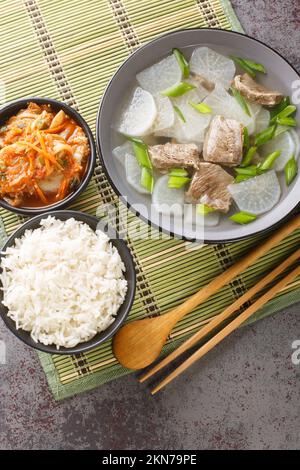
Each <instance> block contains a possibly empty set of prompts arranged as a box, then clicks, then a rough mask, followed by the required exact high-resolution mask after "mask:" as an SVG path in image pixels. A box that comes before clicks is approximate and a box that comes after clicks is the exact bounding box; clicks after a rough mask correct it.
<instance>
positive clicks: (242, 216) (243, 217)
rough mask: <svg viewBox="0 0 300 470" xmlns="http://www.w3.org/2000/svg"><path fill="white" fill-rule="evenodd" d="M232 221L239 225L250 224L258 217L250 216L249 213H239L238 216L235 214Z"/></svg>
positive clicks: (231, 218)
mask: <svg viewBox="0 0 300 470" xmlns="http://www.w3.org/2000/svg"><path fill="white" fill-rule="evenodd" d="M229 219H230V220H233V222H236V223H237V224H242V225H244V224H249V223H250V222H253V221H254V220H255V219H256V215H254V214H249V212H244V211H241V212H237V213H236V214H233V215H232V216H231V217H229Z"/></svg>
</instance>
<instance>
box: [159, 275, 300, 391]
mask: <svg viewBox="0 0 300 470" xmlns="http://www.w3.org/2000/svg"><path fill="white" fill-rule="evenodd" d="M299 275H300V266H298V267H297V268H295V269H294V270H293V271H292V272H290V273H289V274H288V275H287V276H285V277H284V278H283V279H282V280H281V281H279V282H278V283H277V284H276V285H275V286H273V287H272V288H271V289H270V290H269V291H268V292H266V293H265V294H264V295H263V296H262V297H260V298H259V299H258V300H257V301H256V302H255V303H254V304H252V305H251V306H250V307H249V308H247V310H245V311H244V312H243V313H241V314H240V315H239V316H238V317H236V318H235V319H234V320H232V322H231V323H229V324H228V325H227V326H225V328H223V330H221V331H219V332H218V333H217V334H216V335H215V336H213V337H212V338H211V339H210V340H209V341H207V343H205V344H204V345H203V346H201V347H200V348H199V349H198V350H197V351H196V352H194V353H193V354H192V355H191V356H190V357H189V358H188V359H186V360H185V361H184V362H183V363H182V364H180V366H178V367H177V368H176V369H175V370H174V371H173V372H171V373H170V374H169V375H168V376H167V377H166V378H165V379H164V380H162V381H161V382H160V383H159V384H158V385H157V386H156V387H155V388H154V389H153V390H151V394H152V395H154V394H155V393H156V392H158V391H159V390H161V389H162V388H163V387H164V386H165V385H167V384H168V383H170V382H171V381H172V380H173V379H175V377H178V375H180V374H181V373H182V372H184V371H185V370H186V369H187V368H188V367H190V366H191V365H192V364H194V362H196V361H197V360H198V359H200V358H201V357H203V356H204V355H205V354H206V353H207V352H208V351H210V350H211V349H212V348H213V347H214V346H216V345H217V344H218V343H220V342H221V341H222V340H223V339H224V338H226V337H227V336H228V335H229V334H230V333H232V332H233V331H234V330H236V329H237V328H238V327H239V326H240V325H241V324H242V323H244V322H245V321H246V320H247V319H248V318H250V317H251V315H253V314H254V313H255V312H257V310H259V309H260V308H261V307H262V306H263V305H265V304H266V303H267V302H268V301H269V300H271V299H273V297H275V295H276V294H277V293H278V292H280V291H281V290H282V289H283V288H284V287H285V286H287V285H288V284H289V283H290V282H292V281H293V280H294V279H295V278H296V277H297V276H299Z"/></svg>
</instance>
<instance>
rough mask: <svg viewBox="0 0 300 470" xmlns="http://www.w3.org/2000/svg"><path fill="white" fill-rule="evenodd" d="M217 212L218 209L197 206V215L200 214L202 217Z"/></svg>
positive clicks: (204, 205)
mask: <svg viewBox="0 0 300 470" xmlns="http://www.w3.org/2000/svg"><path fill="white" fill-rule="evenodd" d="M215 211H216V209H214V208H213V207H210V206H207V205H206V204H197V206H196V212H197V214H200V215H207V214H210V213H211V212H215Z"/></svg>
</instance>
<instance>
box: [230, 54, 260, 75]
mask: <svg viewBox="0 0 300 470" xmlns="http://www.w3.org/2000/svg"><path fill="white" fill-rule="evenodd" d="M230 57H231V59H232V60H234V61H235V62H236V63H237V64H238V65H239V66H240V67H241V68H242V69H244V70H245V71H246V72H248V73H249V75H251V76H252V77H255V72H261V73H267V71H266V68H265V66H264V65H263V64H260V63H258V62H254V61H253V60H251V59H245V58H243V57H235V56H230ZM250 72H251V73H250Z"/></svg>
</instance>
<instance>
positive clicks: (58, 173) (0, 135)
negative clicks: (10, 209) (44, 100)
mask: <svg viewBox="0 0 300 470" xmlns="http://www.w3.org/2000/svg"><path fill="white" fill-rule="evenodd" d="M89 154H90V148H89V144H88V140H87V137H86V135H85V133H84V131H83V129H82V128H81V127H80V126H79V125H78V124H77V123H76V122H75V121H74V120H73V119H71V118H70V117H69V116H68V115H67V114H66V113H65V112H64V111H63V110H60V111H58V112H57V111H54V110H53V109H52V108H51V106H50V105H38V104H36V103H29V104H28V106H27V108H25V109H21V110H20V111H19V112H18V113H17V114H16V115H14V116H12V117H10V118H9V119H8V121H7V122H6V123H5V124H4V125H2V126H1V127H0V197H1V198H3V199H4V200H5V201H6V202H8V203H9V204H11V205H12V206H15V207H42V206H48V205H51V204H54V203H56V202H58V201H61V200H63V199H64V198H65V197H66V196H68V195H69V194H71V193H72V192H74V191H75V190H76V189H77V187H78V186H79V183H80V181H81V179H82V177H83V175H84V172H85V168H86V163H87V159H88V157H89Z"/></svg>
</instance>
